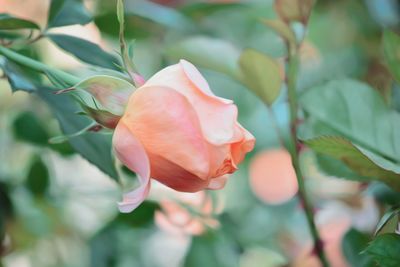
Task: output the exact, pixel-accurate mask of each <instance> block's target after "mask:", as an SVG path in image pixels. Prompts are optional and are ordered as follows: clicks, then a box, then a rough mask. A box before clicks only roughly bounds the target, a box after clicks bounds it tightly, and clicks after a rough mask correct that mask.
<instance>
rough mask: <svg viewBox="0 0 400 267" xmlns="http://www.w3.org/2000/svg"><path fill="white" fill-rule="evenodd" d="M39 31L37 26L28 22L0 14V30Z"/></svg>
mask: <svg viewBox="0 0 400 267" xmlns="http://www.w3.org/2000/svg"><path fill="white" fill-rule="evenodd" d="M18 29H36V30H38V29H39V26H38V25H37V24H36V23H34V22H32V21H29V20H25V19H21V18H17V17H14V16H12V15H10V14H5V13H1V14H0V30H18Z"/></svg>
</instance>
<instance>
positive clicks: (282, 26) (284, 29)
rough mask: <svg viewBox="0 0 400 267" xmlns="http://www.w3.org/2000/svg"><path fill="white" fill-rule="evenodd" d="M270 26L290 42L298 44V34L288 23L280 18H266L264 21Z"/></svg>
mask: <svg viewBox="0 0 400 267" xmlns="http://www.w3.org/2000/svg"><path fill="white" fill-rule="evenodd" d="M262 22H263V23H264V24H265V25H267V26H268V27H269V28H271V29H273V30H274V31H275V32H276V33H277V34H278V35H279V36H281V37H282V38H283V39H284V40H285V41H286V42H288V43H289V44H292V45H293V44H296V42H297V41H296V35H295V34H294V32H293V31H292V29H291V28H290V26H289V25H288V24H286V23H285V22H283V21H281V20H279V19H274V20H272V19H266V20H263V21H262Z"/></svg>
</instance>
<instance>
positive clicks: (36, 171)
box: [26, 157, 49, 197]
mask: <svg viewBox="0 0 400 267" xmlns="http://www.w3.org/2000/svg"><path fill="white" fill-rule="evenodd" d="M48 186H49V171H48V170H47V167H46V165H45V164H44V162H43V161H42V159H40V158H39V157H36V158H35V159H34V160H33V162H32V164H31V167H30V169H29V172H28V176H27V178H26V187H27V188H28V189H29V191H31V193H32V194H33V195H35V196H38V197H41V196H43V195H44V194H45V192H46V190H47V188H48Z"/></svg>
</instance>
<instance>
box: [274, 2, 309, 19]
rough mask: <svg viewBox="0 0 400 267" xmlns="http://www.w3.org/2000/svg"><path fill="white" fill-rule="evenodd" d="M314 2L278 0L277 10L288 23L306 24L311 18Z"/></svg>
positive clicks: (276, 3)
mask: <svg viewBox="0 0 400 267" xmlns="http://www.w3.org/2000/svg"><path fill="white" fill-rule="evenodd" d="M313 4H314V0H276V1H275V10H276V12H277V13H278V15H279V16H280V17H281V18H282V19H283V20H285V21H286V22H291V21H300V22H302V23H304V24H305V23H306V22H307V20H308V17H309V16H310V13H311V9H312V6H313Z"/></svg>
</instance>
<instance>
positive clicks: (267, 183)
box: [250, 149, 298, 204]
mask: <svg viewBox="0 0 400 267" xmlns="http://www.w3.org/2000/svg"><path fill="white" fill-rule="evenodd" d="M250 187H251V189H252V191H253V192H254V194H255V195H256V196H257V197H258V198H259V199H260V200H262V201H264V202H265V203H268V204H281V203H284V202H286V201H288V200H290V199H291V198H292V197H294V196H295V195H296V193H297V190H298V184H297V179H296V174H295V171H294V169H293V166H292V159H291V157H290V154H289V152H288V151H287V150H285V149H275V150H266V151H263V152H260V153H259V154H257V155H256V156H255V157H254V158H253V160H252V161H251V163H250Z"/></svg>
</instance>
